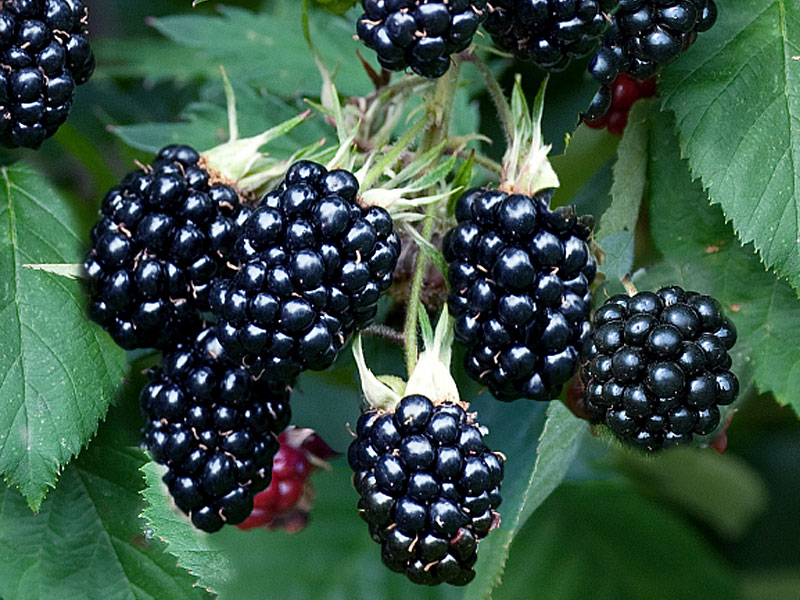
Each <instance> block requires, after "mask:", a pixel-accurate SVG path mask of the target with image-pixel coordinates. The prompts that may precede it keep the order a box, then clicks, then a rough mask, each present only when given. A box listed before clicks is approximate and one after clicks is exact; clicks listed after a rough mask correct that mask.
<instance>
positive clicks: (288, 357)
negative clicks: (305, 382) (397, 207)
mask: <svg viewBox="0 0 800 600" xmlns="http://www.w3.org/2000/svg"><path fill="white" fill-rule="evenodd" d="M357 194H358V181H357V180H356V178H355V177H354V176H353V175H352V174H351V173H349V172H347V171H343V170H334V171H330V172H329V171H327V170H326V169H325V167H323V166H321V165H318V164H316V163H313V162H308V161H300V162H297V163H295V164H294V165H292V167H291V168H290V169H289V171H288V172H287V174H286V177H285V179H284V181H283V182H282V183H281V185H280V186H279V187H278V188H277V189H276V190H274V191H273V192H270V193H269V194H267V195H266V196H265V197H264V199H263V200H262V202H261V204H260V205H259V208H258V209H257V210H256V211H255V212H254V213H253V215H252V216H251V217H250V218H249V219H248V221H247V223H246V225H245V226H244V228H243V231H242V235H241V236H240V238H239V239H238V241H237V242H236V247H235V250H234V254H233V256H234V259H235V260H236V261H237V264H238V265H239V267H240V268H239V272H238V273H237V274H236V275H235V276H234V277H233V279H231V280H229V281H225V280H220V281H219V283H218V285H216V286H215V289H214V293H213V294H212V298H211V304H212V310H213V311H214V313H215V315H216V316H217V317H218V319H219V321H218V335H219V339H220V341H221V342H222V345H223V346H224V347H225V352H226V356H227V357H228V358H229V359H231V360H233V361H234V362H236V363H240V362H241V361H244V364H246V365H248V367H249V368H250V370H251V372H252V373H261V374H262V375H263V376H265V377H266V378H268V379H272V380H276V381H277V380H280V381H288V380H291V379H293V378H294V377H295V376H296V375H298V374H299V373H300V371H302V370H305V369H312V370H321V369H325V368H327V367H329V366H330V365H331V364H333V361H334V360H335V359H336V357H337V355H338V353H339V350H341V348H342V346H343V345H344V344H345V342H346V340H347V337H348V336H349V335H350V334H351V333H352V332H353V331H355V330H356V329H359V328H361V327H364V326H366V325H368V324H369V323H371V322H372V321H373V320H374V318H375V316H376V313H377V310H378V300H379V299H380V296H381V294H382V293H383V292H384V291H386V290H387V289H388V288H389V286H390V285H391V283H392V271H393V270H394V267H395V265H396V264H397V257H398V256H399V254H400V241H399V238H398V237H397V235H396V234H395V232H394V225H393V223H392V219H391V217H390V216H389V213H387V212H386V211H385V210H383V209H382V208H379V207H361V206H360V205H359V204H358V202H357V198H356V196H357Z"/></svg>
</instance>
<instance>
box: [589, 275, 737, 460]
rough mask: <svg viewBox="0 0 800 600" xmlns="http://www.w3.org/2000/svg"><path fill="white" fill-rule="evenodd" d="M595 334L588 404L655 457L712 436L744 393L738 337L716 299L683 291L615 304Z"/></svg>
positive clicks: (599, 318)
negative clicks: (723, 411) (733, 353)
mask: <svg viewBox="0 0 800 600" xmlns="http://www.w3.org/2000/svg"><path fill="white" fill-rule="evenodd" d="M594 327H595V328H594V333H593V334H592V347H591V351H590V353H589V360H588V362H587V363H586V364H585V366H584V368H583V369H582V378H583V382H584V384H585V395H584V404H585V407H586V411H587V412H588V414H589V416H590V418H591V420H592V421H593V422H594V423H602V424H604V425H607V426H608V427H609V428H610V429H611V431H613V432H614V433H615V434H616V435H617V436H618V437H619V438H620V439H622V440H623V441H625V442H627V443H630V444H633V445H636V446H639V447H641V448H645V449H647V450H649V451H654V450H658V449H660V448H662V447H667V446H676V445H679V444H684V443H688V442H690V441H691V440H692V437H693V435H708V434H710V433H711V432H713V431H714V430H715V429H716V428H717V426H718V425H719V421H720V412H719V408H718V407H719V406H724V405H727V404H730V403H732V402H733V401H734V400H735V399H736V396H737V395H738V393H739V381H738V380H737V378H736V375H734V374H733V373H731V372H730V371H729V369H730V366H731V357H730V356H729V354H728V350H730V349H731V348H732V347H733V345H734V344H735V343H736V329H735V328H734V326H733V323H731V321H730V320H729V319H728V318H727V317H725V316H724V315H723V313H722V307H721V306H720V304H719V302H717V301H716V300H715V299H714V298H711V297H710V296H703V295H700V294H698V293H696V292H685V291H684V290H682V289H681V288H679V287H677V286H671V287H665V288H662V289H661V290H659V291H658V292H656V293H655V294H654V293H652V292H640V293H638V294H636V295H635V296H633V297H630V298H629V297H627V296H613V297H611V298H609V299H608V300H607V301H606V303H605V304H604V305H603V306H602V307H601V308H600V309H599V310H598V311H597V312H596V313H595V316H594Z"/></svg>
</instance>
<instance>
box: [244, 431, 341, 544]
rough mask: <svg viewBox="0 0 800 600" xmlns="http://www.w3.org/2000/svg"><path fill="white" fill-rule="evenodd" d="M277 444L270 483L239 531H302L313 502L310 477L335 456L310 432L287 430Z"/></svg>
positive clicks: (260, 493) (328, 447) (334, 453)
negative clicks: (262, 528)
mask: <svg viewBox="0 0 800 600" xmlns="http://www.w3.org/2000/svg"><path fill="white" fill-rule="evenodd" d="M278 441H279V442H280V445H281V449H280V450H278V453H277V454H276V455H275V458H274V459H273V461H272V482H271V483H270V484H269V487H268V488H267V489H265V490H264V491H263V492H259V493H258V495H256V497H255V500H254V504H255V507H254V508H253V512H252V513H250V516H249V517H248V518H247V520H246V521H244V522H243V523H240V524H239V525H237V527H238V528H239V529H242V530H245V531H247V530H250V529H255V528H256V527H264V528H266V529H269V530H273V529H284V530H286V531H288V532H289V533H296V532H298V531H300V530H302V529H303V528H304V527H305V526H306V524H307V523H308V514H309V512H310V511H311V508H312V505H313V501H314V488H313V487H312V485H311V474H312V472H314V471H315V470H317V469H318V468H319V467H321V466H326V465H327V462H326V460H327V459H329V458H331V457H333V456H337V454H338V453H336V452H334V451H333V450H332V449H331V447H330V446H328V444H326V443H325V442H324V441H323V440H322V438H321V437H320V436H319V435H317V434H316V433H314V431H313V430H311V429H298V428H296V427H290V428H288V429H287V430H286V431H284V432H283V433H281V434H280V435H279V436H278Z"/></svg>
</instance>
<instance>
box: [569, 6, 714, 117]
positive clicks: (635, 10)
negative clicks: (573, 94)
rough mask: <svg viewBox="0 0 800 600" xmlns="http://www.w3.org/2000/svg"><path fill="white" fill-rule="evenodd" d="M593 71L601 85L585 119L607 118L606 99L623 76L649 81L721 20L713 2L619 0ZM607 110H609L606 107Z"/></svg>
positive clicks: (593, 58)
mask: <svg viewBox="0 0 800 600" xmlns="http://www.w3.org/2000/svg"><path fill="white" fill-rule="evenodd" d="M619 4H620V5H619V10H617V11H616V12H615V13H614V16H613V17H612V20H611V25H610V27H609V28H608V31H606V33H605V35H604V36H603V40H602V44H601V46H600V48H599V49H598V50H597V52H596V53H595V55H594V56H593V57H592V59H591V61H590V62H589V72H590V73H591V74H592V76H593V77H594V78H595V79H596V80H597V82H598V83H599V84H600V85H601V86H602V87H601V91H600V92H598V94H599V96H596V97H595V99H594V100H593V101H592V105H591V107H590V109H589V110H588V111H587V113H586V116H585V118H586V120H590V121H592V120H597V119H600V118H601V117H602V116H603V115H604V114H605V110H603V102H602V98H601V96H603V95H604V94H607V93H608V88H609V86H611V85H612V83H613V82H614V80H615V79H616V78H617V76H618V75H619V74H620V73H626V74H628V75H630V76H631V77H632V78H633V79H636V80H637V81H646V80H647V79H650V78H651V77H653V76H654V75H656V74H657V73H658V72H659V70H660V69H661V67H663V66H665V65H667V64H669V63H671V62H673V61H674V60H675V59H677V58H678V56H680V54H681V53H682V52H685V51H686V50H687V49H688V48H689V47H690V46H691V45H692V44H693V43H694V41H695V40H696V39H697V34H698V33H701V32H703V31H706V30H708V29H710V28H711V27H712V26H713V25H714V23H715V21H716V18H717V7H716V4H715V2H714V0H641V1H636V2H620V3H619ZM607 108H608V107H607V106H606V107H605V109H607Z"/></svg>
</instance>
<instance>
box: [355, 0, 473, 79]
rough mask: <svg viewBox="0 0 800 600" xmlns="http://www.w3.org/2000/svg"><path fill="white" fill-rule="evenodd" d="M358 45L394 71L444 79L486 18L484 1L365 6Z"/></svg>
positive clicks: (379, 1)
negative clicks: (368, 49)
mask: <svg viewBox="0 0 800 600" xmlns="http://www.w3.org/2000/svg"><path fill="white" fill-rule="evenodd" d="M361 4H362V6H363V8H364V14H362V15H361V17H359V19H358V24H357V26H356V31H357V33H358V37H359V39H360V40H361V41H362V42H363V43H364V44H365V45H366V46H367V47H368V48H371V49H372V50H374V51H375V52H376V53H377V55H378V62H379V63H380V64H381V66H383V67H384V68H385V69H389V70H390V71H402V70H404V69H406V68H407V67H411V69H412V70H413V71H414V72H415V73H417V74H418V75H421V76H423V77H430V78H436V77H441V76H442V75H444V74H445V73H446V72H447V69H448V68H449V67H450V55H451V54H454V53H456V52H461V51H462V50H466V49H467V48H468V47H469V45H470V44H471V43H472V38H473V36H474V35H475V32H476V31H477V30H478V26H479V25H480V23H481V21H482V20H483V17H484V7H485V6H486V0H447V1H441V2H431V1H429V0H362V2H361Z"/></svg>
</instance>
